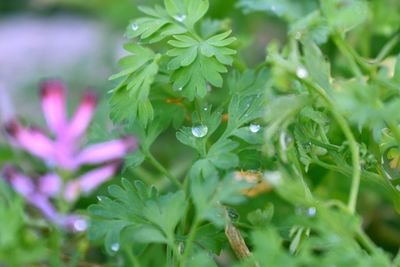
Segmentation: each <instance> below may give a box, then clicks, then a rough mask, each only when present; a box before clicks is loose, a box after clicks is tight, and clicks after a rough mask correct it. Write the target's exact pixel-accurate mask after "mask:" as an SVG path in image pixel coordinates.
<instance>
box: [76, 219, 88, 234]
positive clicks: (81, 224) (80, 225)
mask: <svg viewBox="0 0 400 267" xmlns="http://www.w3.org/2000/svg"><path fill="white" fill-rule="evenodd" d="M86 229H87V223H86V221H85V220H84V219H78V220H76V221H75V222H74V230H75V231H77V232H83V231H85V230H86Z"/></svg>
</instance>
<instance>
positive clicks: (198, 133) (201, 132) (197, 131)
mask: <svg viewBox="0 0 400 267" xmlns="http://www.w3.org/2000/svg"><path fill="white" fill-rule="evenodd" d="M207 133H208V127H207V125H204V124H199V125H196V126H193V127H192V134H193V135H194V136H195V137H197V138H201V137H204V136H206V135H207Z"/></svg>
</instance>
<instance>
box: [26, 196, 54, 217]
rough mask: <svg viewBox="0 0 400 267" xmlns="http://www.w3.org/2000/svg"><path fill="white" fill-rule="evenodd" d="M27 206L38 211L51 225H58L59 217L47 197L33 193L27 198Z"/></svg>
mask: <svg viewBox="0 0 400 267" xmlns="http://www.w3.org/2000/svg"><path fill="white" fill-rule="evenodd" d="M27 201H28V202H29V204H31V205H32V206H34V207H35V208H37V209H38V210H40V211H41V212H42V213H43V215H44V216H45V217H46V218H47V219H49V220H50V221H52V222H53V223H56V224H58V223H59V215H58V213H57V210H56V209H55V208H54V206H53V204H52V203H51V202H50V200H49V199H48V197H47V196H45V195H43V194H41V193H34V194H32V195H30V196H28V197H27Z"/></svg>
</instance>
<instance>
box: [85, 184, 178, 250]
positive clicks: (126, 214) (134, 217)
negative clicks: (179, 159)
mask: <svg viewBox="0 0 400 267" xmlns="http://www.w3.org/2000/svg"><path fill="white" fill-rule="evenodd" d="M108 192H109V194H110V195H111V197H112V198H108V197H99V203H98V204H94V205H91V206H90V207H89V208H88V211H89V214H90V215H91V218H92V223H91V227H90V229H89V237H90V238H91V239H102V240H104V245H105V248H106V250H107V252H108V253H110V254H113V253H115V252H116V249H115V247H113V246H114V245H115V244H118V246H123V245H125V244H121V234H122V232H124V231H127V232H126V234H129V235H132V236H133V235H135V236H136V238H135V241H136V242H138V243H149V242H161V243H168V242H171V240H172V239H173V237H174V231H175V227H176V225H177V224H178V222H179V220H180V219H181V217H182V216H183V214H184V212H185V210H186V201H185V196H184V193H183V192H181V191H179V192H176V193H169V194H167V195H162V196H159V195H158V192H157V190H156V189H155V188H154V187H148V186H146V185H145V184H144V183H143V182H141V181H135V184H134V186H133V185H132V184H131V183H130V182H129V181H128V180H126V179H123V180H122V187H121V186H117V185H112V186H110V187H109V189H108ZM124 233H125V232H124ZM139 237H142V238H139Z"/></svg>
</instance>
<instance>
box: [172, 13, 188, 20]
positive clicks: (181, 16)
mask: <svg viewBox="0 0 400 267" xmlns="http://www.w3.org/2000/svg"><path fill="white" fill-rule="evenodd" d="M174 19H176V20H177V21H179V22H183V21H184V20H185V19H186V15H185V14H178V15H176V16H175V17H174Z"/></svg>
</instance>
